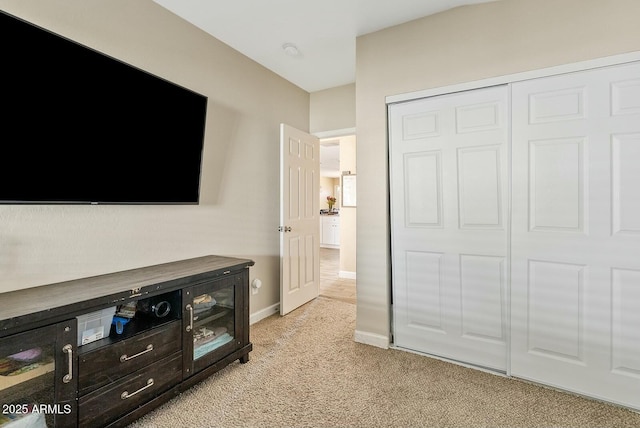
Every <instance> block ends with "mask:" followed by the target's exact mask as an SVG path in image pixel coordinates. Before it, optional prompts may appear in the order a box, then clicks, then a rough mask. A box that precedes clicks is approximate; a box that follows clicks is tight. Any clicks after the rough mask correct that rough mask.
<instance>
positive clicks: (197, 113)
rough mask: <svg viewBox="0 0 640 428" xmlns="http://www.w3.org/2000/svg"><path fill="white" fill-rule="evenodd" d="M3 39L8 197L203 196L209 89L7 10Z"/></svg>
mask: <svg viewBox="0 0 640 428" xmlns="http://www.w3.org/2000/svg"><path fill="white" fill-rule="evenodd" d="M0 12H1V11H0ZM0 40H2V44H1V46H0V82H1V84H2V90H1V91H0V159H1V164H0V203H2V204H197V203H198V201H199V192H200V171H201V162H202V149H203V143H204V133H205V120H206V110H207V98H206V97H205V96H203V95H201V94H198V93H196V92H194V91H192V90H189V89H187V88H185V87H182V86H180V85H177V84H174V83H171V82H169V81H167V80H165V79H162V78H160V77H157V76H154V75H152V74H150V73H148V72H145V71H143V70H141V69H139V68H136V67H134V66H131V65H128V64H126V63H124V62H122V61H120V60H117V59H115V58H112V57H110V56H108V55H105V54H102V53H100V52H97V51H96V50H94V49H91V48H88V47H86V46H83V45H81V44H79V43H76V42H74V41H71V40H69V39H67V38H65V37H62V36H59V35H56V34H54V33H52V32H51V31H48V30H45V29H43V28H40V27H38V26H36V25H33V24H31V23H28V22H26V21H24V20H22V19H19V18H16V17H14V16H12V15H9V14H7V13H5V12H1V13H0Z"/></svg>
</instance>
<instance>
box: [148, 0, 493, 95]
mask: <svg viewBox="0 0 640 428" xmlns="http://www.w3.org/2000/svg"><path fill="white" fill-rule="evenodd" d="M154 1H155V2H156V3H158V4H159V5H161V6H163V7H165V8H166V9H168V10H170V11H171V12H173V13H175V14H176V15H178V16H180V17H182V18H183V19H185V20H186V21H189V22H191V23H192V24H194V25H195V26H197V27H199V28H201V29H202V30H204V31H206V32H208V33H209V34H211V35H212V36H214V37H215V38H217V39H218V40H221V41H222V42H224V43H226V44H227V45H229V46H231V47H232V48H234V49H236V50H237V51H239V52H241V53H243V54H244V55H246V56H248V57H249V58H251V59H253V60H254V61H256V62H258V63H260V64H262V65H263V66H264V67H266V68H268V69H270V70H272V71H273V72H275V73H277V74H278V75H280V76H282V77H283V78H285V79H287V80H289V81H290V82H292V83H294V84H296V85H297V86H299V87H300V88H302V89H304V90H306V91H307V92H315V91H319V90H323V89H327V88H333V87H336V86H342V85H346V84H349V83H353V82H354V81H355V70H356V37H357V36H361V35H363V34H367V33H371V32H374V31H378V30H381V29H383V28H387V27H391V26H394V25H398V24H402V23H404V22H408V21H412V20H414V19H417V18H422V17H424V16H427V15H431V14H434V13H438V12H442V11H444V10H447V9H451V8H454V7H458V6H463V5H468V4H476V3H486V2H489V1H494V0H319V1H313V0H236V1H229V0H154ZM286 43H291V44H294V45H295V46H296V47H297V48H298V50H299V52H300V54H299V56H297V57H291V56H289V55H287V54H285V52H284V49H283V47H282V46H283V45H284V44H286Z"/></svg>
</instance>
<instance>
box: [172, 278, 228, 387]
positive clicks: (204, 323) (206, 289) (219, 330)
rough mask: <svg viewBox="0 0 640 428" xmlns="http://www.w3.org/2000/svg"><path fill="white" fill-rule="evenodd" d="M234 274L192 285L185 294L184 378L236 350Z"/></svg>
mask: <svg viewBox="0 0 640 428" xmlns="http://www.w3.org/2000/svg"><path fill="white" fill-rule="evenodd" d="M237 282H238V278H237V276H236V275H234V276H231V277H229V278H222V279H219V280H215V281H211V282H207V283H204V284H200V285H197V286H194V287H191V288H190V289H188V290H187V291H186V292H185V293H184V297H185V306H184V309H185V311H184V316H183V320H184V323H185V332H186V333H187V334H185V335H184V337H185V338H186V339H185V342H186V343H185V344H184V345H185V346H184V352H185V360H184V363H185V364H184V370H185V377H186V376H189V375H191V374H193V373H196V372H197V371H199V370H201V369H202V368H204V367H207V366H208V365H210V364H211V362H215V361H217V360H218V359H220V358H221V357H223V356H225V355H226V354H228V353H231V352H233V351H234V350H235V349H236V346H237V343H238V340H237V334H236V333H237V325H236V323H237V322H238V320H237V319H236V318H237V317H236V306H237V296H236V283H237Z"/></svg>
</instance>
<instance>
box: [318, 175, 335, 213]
mask: <svg viewBox="0 0 640 428" xmlns="http://www.w3.org/2000/svg"><path fill="white" fill-rule="evenodd" d="M339 185H340V179H338V178H334V177H320V200H319V204H318V206H319V207H320V209H321V210H327V209H329V205H327V196H333V197H334V198H338V195H336V192H335V188H336V187H335V186H339ZM335 207H336V208H340V207H339V206H338V203H336V205H335Z"/></svg>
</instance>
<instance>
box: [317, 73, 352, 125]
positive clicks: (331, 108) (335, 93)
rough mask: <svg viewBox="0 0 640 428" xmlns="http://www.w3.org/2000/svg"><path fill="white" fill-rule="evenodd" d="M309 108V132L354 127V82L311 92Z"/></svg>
mask: <svg viewBox="0 0 640 428" xmlns="http://www.w3.org/2000/svg"><path fill="white" fill-rule="evenodd" d="M309 110H310V115H311V117H310V120H309V130H310V132H311V133H317V132H326V131H335V130H339V129H350V128H355V126H356V86H355V84H351V85H344V86H338V87H336V88H331V89H326V90H324V91H318V92H312V93H311V99H310V108H309Z"/></svg>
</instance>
